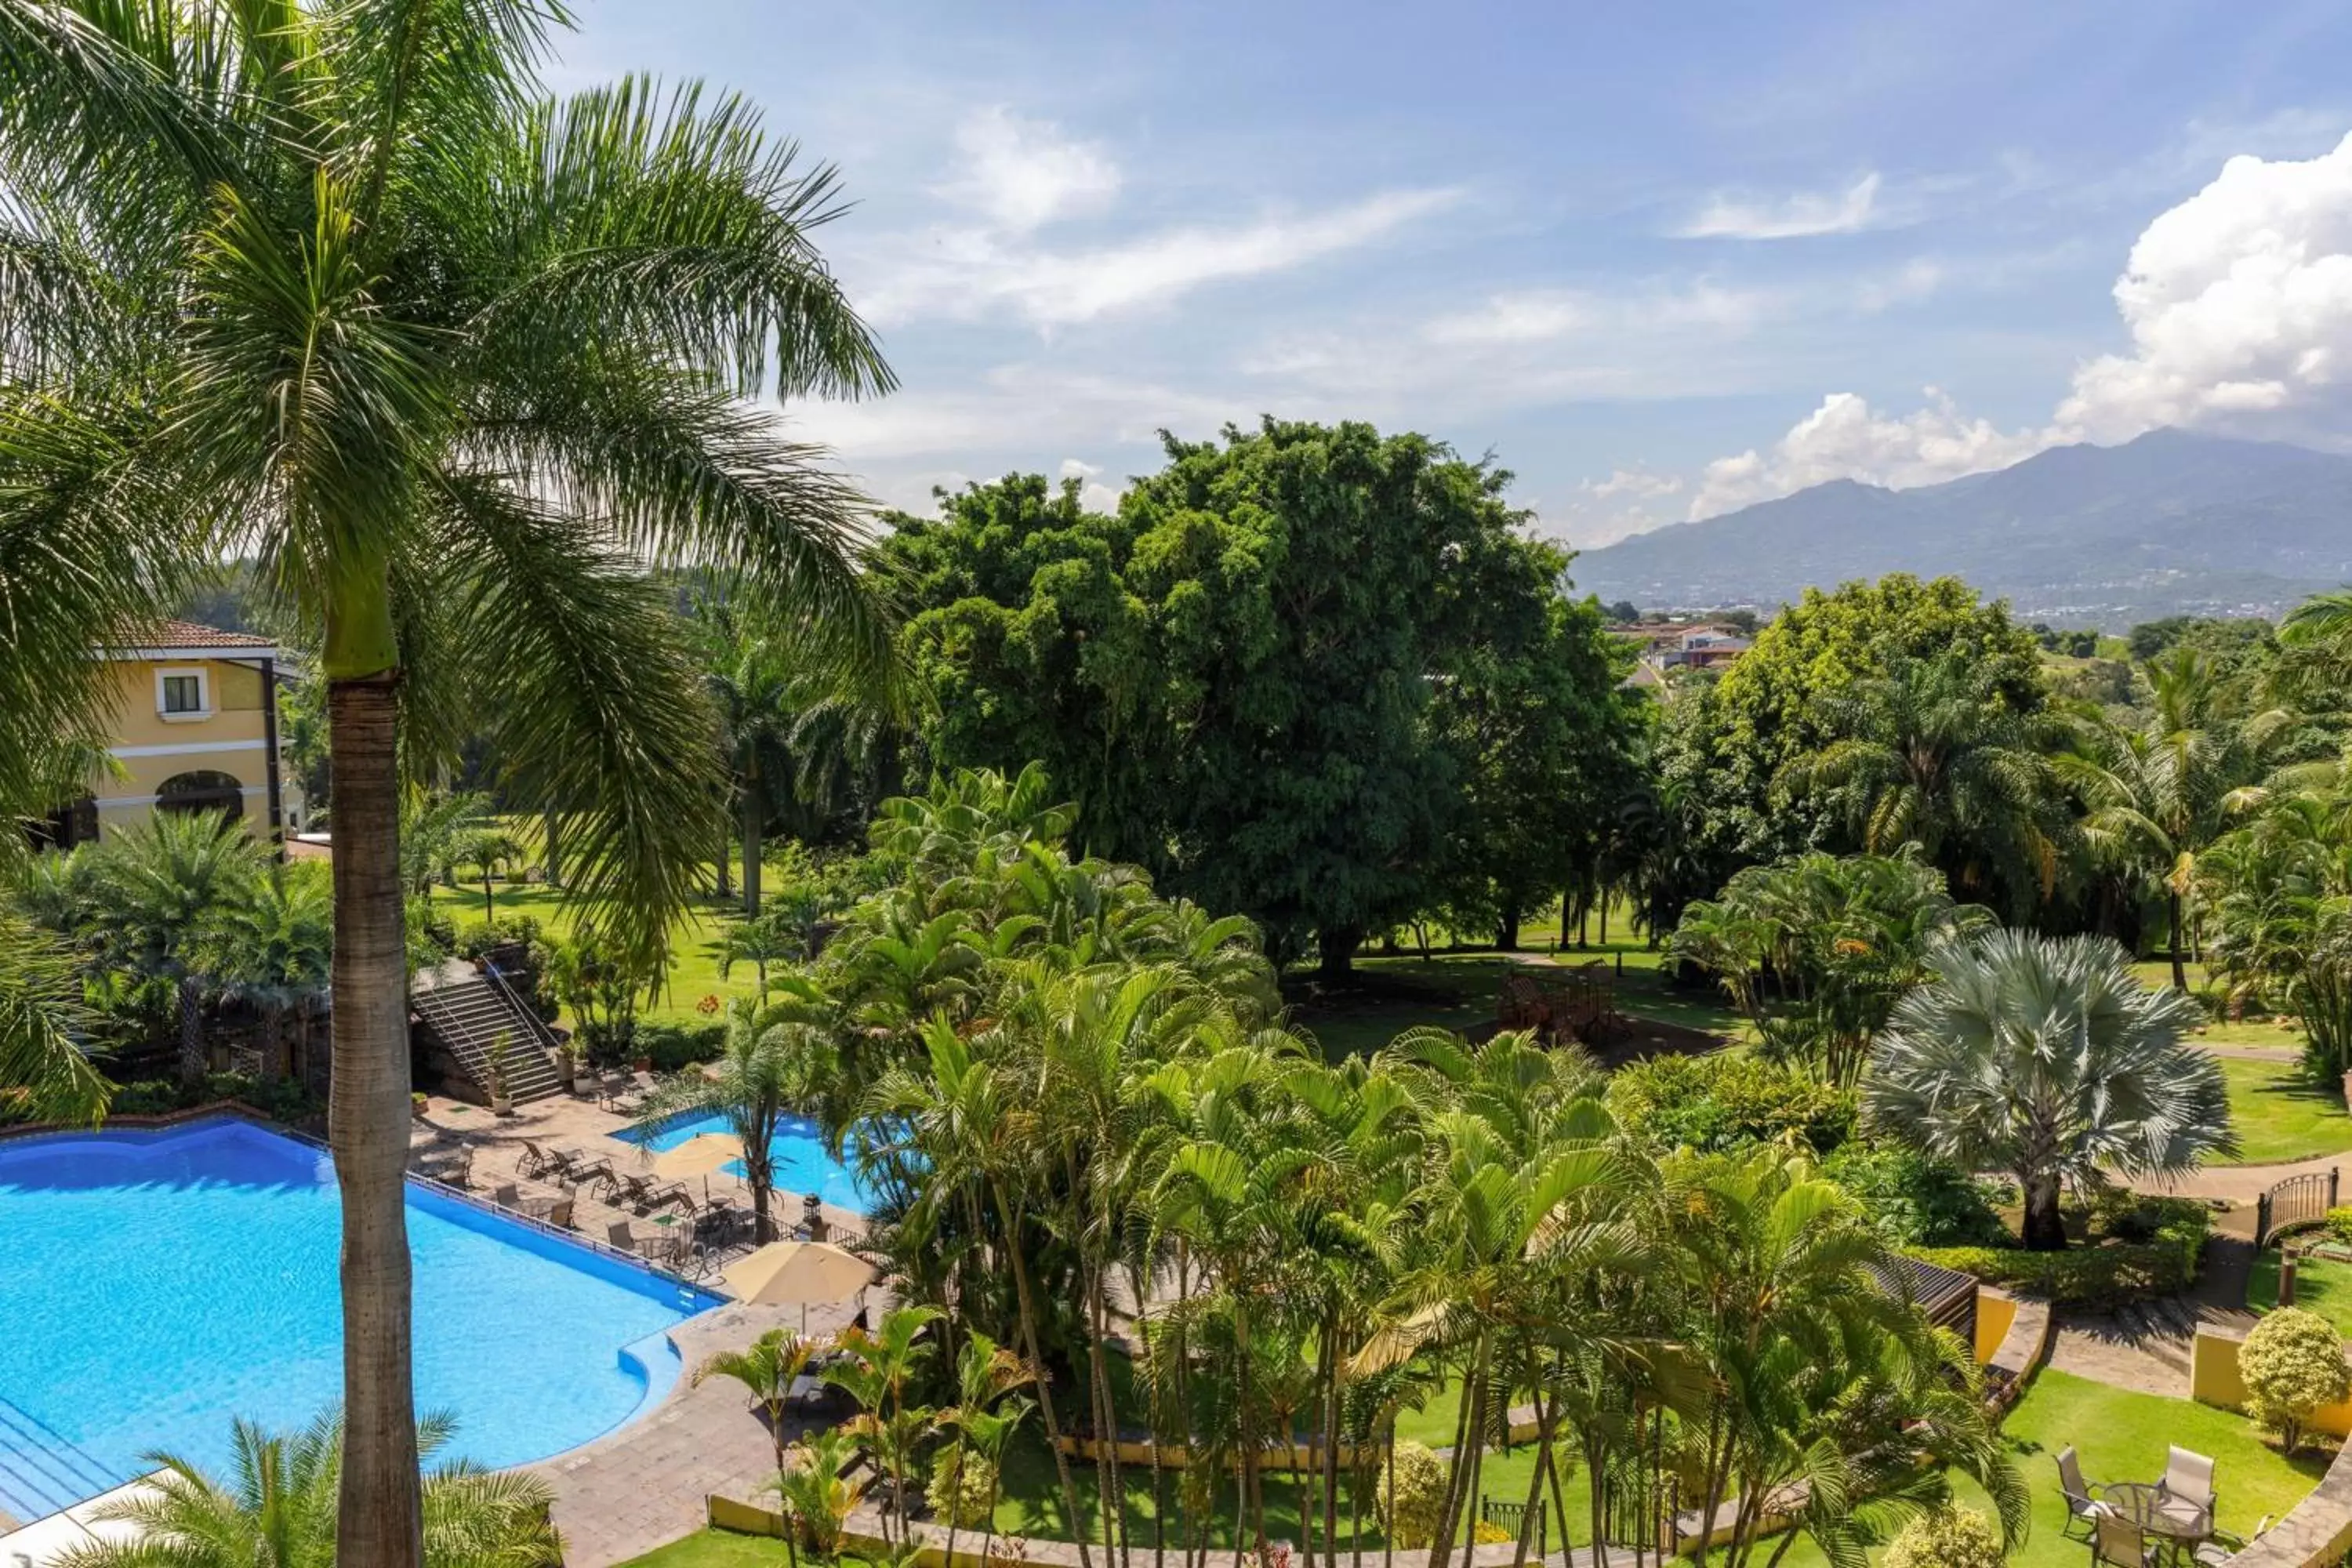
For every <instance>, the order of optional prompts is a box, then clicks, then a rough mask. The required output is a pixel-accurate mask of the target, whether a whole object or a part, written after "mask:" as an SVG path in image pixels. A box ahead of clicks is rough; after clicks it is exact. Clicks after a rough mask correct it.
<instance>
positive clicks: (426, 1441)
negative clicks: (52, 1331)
mask: <svg viewBox="0 0 2352 1568" xmlns="http://www.w3.org/2000/svg"><path fill="white" fill-rule="evenodd" d="M454 1430H455V1428H454V1426H452V1424H451V1423H450V1422H449V1421H448V1420H447V1419H446V1417H441V1416H427V1417H426V1418H425V1421H424V1422H423V1423H421V1424H420V1425H419V1426H418V1427H417V1430H416V1449H417V1453H418V1455H419V1456H420V1457H421V1458H425V1459H428V1460H429V1459H430V1458H432V1457H433V1455H434V1454H435V1452H436V1450H438V1449H439V1448H440V1447H442V1446H443V1445H444V1444H446V1442H447V1441H448V1439H449V1437H450V1435H451V1434H452V1432H453V1431H454ZM342 1457H343V1424H342V1420H341V1417H340V1416H338V1415H333V1414H329V1415H322V1416H320V1418H319V1419H318V1420H316V1421H314V1422H312V1423H311V1424H310V1426H307V1427H305V1428H303V1429H302V1430H301V1431H299V1432H295V1433H290V1434H289V1433H274V1432H267V1431H264V1430H263V1429H262V1428H260V1427H258V1426H254V1425H253V1424H252V1423H250V1422H247V1421H239V1422H238V1423H237V1424H236V1460H235V1470H234V1473H233V1474H232V1475H230V1476H228V1477H226V1479H224V1478H218V1477H215V1476H212V1475H209V1474H207V1473H205V1471H204V1470H203V1469H202V1468H198V1467H197V1466H195V1465H194V1464H191V1463H190V1462H189V1461H187V1460H186V1459H183V1458H177V1457H175V1456H173V1455H171V1454H152V1455H150V1456H148V1458H149V1459H150V1460H151V1461H152V1463H153V1464H155V1465H157V1466H158V1467H160V1468H159V1470H158V1472H157V1473H156V1474H155V1475H154V1476H152V1477H151V1478H149V1480H148V1483H147V1486H146V1487H145V1488H144V1489H142V1490H140V1491H138V1492H136V1493H133V1494H132V1495H131V1496H128V1497H125V1498H122V1499H121V1500H117V1501H114V1502H110V1503H106V1504H103V1505H101V1506H100V1509H99V1510H98V1512H97V1515H96V1520H97V1521H99V1522H103V1523H110V1524H126V1525H130V1526H131V1527H132V1529H131V1531H130V1532H128V1533H127V1534H125V1535H123V1536H122V1537H121V1538H120V1539H113V1540H103V1539H102V1540H97V1541H93V1542H90V1543H89V1544H87V1545H82V1546H77V1547H73V1548H70V1549H68V1551H67V1552H64V1553H63V1554H61V1555H60V1556H59V1557H58V1558H57V1559H56V1562H57V1563H58V1568H152V1565H153V1564H156V1563H173V1564H174V1565H175V1568H256V1565H257V1564H260V1563H268V1564H269V1565H270V1568H333V1565H334V1564H335V1563H337V1562H338V1561H346V1560H345V1559H340V1558H339V1557H338V1555H337V1552H336V1550H335V1503H336V1491H337V1488H338V1485H339V1483H340V1480H341V1472H342ZM552 1500H553V1494H552V1493H551V1492H550V1491H549V1489H548V1487H547V1483H546V1482H545V1481H542V1480H541V1479H539V1478H537V1477H536V1476H531V1475H528V1474H526V1473H524V1472H522V1471H520V1470H484V1469H481V1468H478V1467H476V1466H473V1465H469V1464H467V1463H464V1462H463V1461H456V1462H452V1463H448V1464H444V1465H438V1466H435V1467H433V1468H430V1469H428V1470H426V1471H425V1476H424V1482H423V1486H422V1489H421V1492H420V1496H419V1517H420V1520H421V1522H422V1543H423V1550H424V1562H425V1568H542V1565H543V1564H545V1563H553V1562H557V1561H560V1560H561V1557H562V1548H561V1546H560V1544H559V1543H558V1542H557V1540H556V1535H555V1528H554V1526H553V1525H552V1524H551V1523H550V1522H549V1521H548V1508H549V1506H550V1504H551V1502H552Z"/></svg>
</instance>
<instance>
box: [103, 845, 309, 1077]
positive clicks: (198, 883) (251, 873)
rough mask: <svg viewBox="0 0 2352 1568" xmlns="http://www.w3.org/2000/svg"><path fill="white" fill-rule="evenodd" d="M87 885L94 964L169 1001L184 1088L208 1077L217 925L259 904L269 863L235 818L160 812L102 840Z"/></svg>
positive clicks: (217, 953) (219, 956) (224, 955)
mask: <svg viewBox="0 0 2352 1568" xmlns="http://www.w3.org/2000/svg"><path fill="white" fill-rule="evenodd" d="M94 854H95V868H94V871H93V876H92V880H91V891H92V900H91V901H92V916H93V918H92V920H91V922H90V927H91V932H92V938H93V941H94V942H95V945H96V947H97V950H98V954H99V957H100V960H101V961H102V962H104V963H109V964H111V965H113V966H114V967H116V968H118V969H121V971H123V972H125V973H130V974H134V975H137V976H138V977H139V978H140V979H141V980H142V981H144V982H146V983H148V984H152V985H154V986H157V987H159V988H161V989H163V990H166V991H168V992H169V993H170V994H171V997H172V1001H173V1009H174V1013H175V1016H177V1019H178V1022H179V1040H180V1054H179V1067H180V1079H181V1081H182V1082H184V1083H194V1082H195V1081H196V1080H197V1079H200V1078H202V1077H203V1076H204V1072H205V1041H204V1010H203V1009H204V1000H205V993H206V991H207V990H209V989H212V988H213V986H214V984H215V980H216V977H217V976H216V972H215V969H214V963H215V961H216V960H218V959H221V958H224V957H226V954H225V953H223V952H221V951H220V950H219V949H218V947H217V946H216V933H217V931H218V929H219V927H220V925H221V923H222V922H224V921H227V920H229V919H231V918H233V916H234V914H235V912H236V911H237V910H240V909H241V908H242V907H243V906H244V905H245V904H247V902H248V901H249V900H251V899H252V898H253V897H254V895H255V892H256V889H257V887H258V885H259V884H260V883H261V881H262V879H263V868H264V866H265V865H266V863H267V858H266V857H265V856H264V855H263V853H262V850H261V848H260V847H259V846H258V845H257V844H255V843H254V841H253V840H252V839H251V838H249V837H247V836H246V835H245V834H244V833H243V832H242V831H241V830H239V828H238V827H237V826H236V823H235V822H234V820H233V819H230V818H226V817H224V816H220V815H219V814H217V813H215V812H210V811H189V812H173V811H157V812H155V813H153V814H152V815H151V816H149V817H148V818H147V820H146V821H144V822H142V823H140V824H138V825H137V826H133V827H130V828H127V829H124V830H122V831H120V832H117V833H114V834H112V835H110V837H107V838H105V839H103V840H101V841H100V844H99V846H98V847H97V849H96V851H95V852H94Z"/></svg>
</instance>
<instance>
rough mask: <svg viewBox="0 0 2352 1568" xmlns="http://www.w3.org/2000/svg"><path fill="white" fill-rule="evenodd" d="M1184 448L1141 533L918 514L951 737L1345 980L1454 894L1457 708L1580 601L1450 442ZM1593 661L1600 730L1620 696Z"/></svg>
mask: <svg viewBox="0 0 2352 1568" xmlns="http://www.w3.org/2000/svg"><path fill="white" fill-rule="evenodd" d="M1167 453H1168V462H1167V466H1166V467H1165V468H1162V469H1161V470H1160V472H1159V473H1156V474H1153V475H1150V476H1148V477H1145V478H1143V479H1139V480H1138V481H1137V482H1136V483H1135V485H1134V486H1133V487H1132V488H1131V489H1129V491H1128V493H1127V494H1126V495H1125V496H1124V497H1123V498H1122V499H1121V501H1120V504H1119V509H1118V515H1117V516H1115V517H1106V516H1100V515H1097V514H1094V513H1090V512H1087V510H1085V509H1084V507H1083V506H1082V505H1081V504H1080V502H1079V500H1078V495H1077V491H1076V488H1075V487H1066V488H1065V489H1063V490H1062V491H1061V493H1060V494H1059V495H1055V494H1054V493H1053V492H1052V491H1050V489H1048V487H1047V485H1046V483H1045V480H1044V479H1039V478H1035V477H1031V478H1025V479H1024V478H1014V479H1006V480H1005V481H1003V483H1001V484H997V485H992V486H986V487H975V488H973V489H969V490H967V491H966V492H964V493H963V494H961V495H960V496H955V497H950V498H948V499H947V500H946V502H945V508H944V511H943V514H942V516H941V517H940V519H938V520H937V521H920V520H917V519H913V518H902V519H898V520H897V524H898V526H897V530H896V532H895V534H894V536H893V539H892V542H891V543H890V545H889V551H890V553H891V556H892V558H893V559H894V561H895V562H896V563H898V564H899V565H901V566H902V567H903V568H904V569H905V571H906V573H907V574H908V578H909V580H910V582H911V584H913V603H914V604H915V605H917V606H919V611H920V613H919V614H918V615H917V616H915V617H914V618H913V620H912V622H911V624H910V626H909V627H908V641H909V643H910V645H911V647H913V649H914V650H915V652H914V658H916V660H917V661H918V662H919V664H920V665H921V666H922V667H923V668H925V669H926V670H927V671H929V674H930V676H931V679H932V684H933V686H934V688H935V689H936V690H937V691H938V693H939V696H940V710H939V716H938V717H937V719H936V720H935V721H932V722H931V723H930V724H929V727H928V729H927V732H926V735H927V740H928V742H929V745H930V748H931V750H932V752H934V754H935V755H936V756H937V757H938V758H939V759H940V761H943V762H946V763H950V764H954V765H959V766H989V767H996V768H1003V769H1005V770H1007V771H1010V770H1011V769H1013V768H1015V767H1018V766H1020V765H1021V764H1022V763H1025V762H1027V761H1029V760H1031V759H1037V760H1041V761H1043V762H1044V763H1045V765H1046V767H1047V769H1048V771H1049V772H1051V773H1052V774H1053V776H1054V778H1055V782H1056V783H1057V784H1060V785H1061V786H1062V787H1063V788H1065V789H1066V790H1068V791H1070V792H1071V794H1072V795H1074V796H1075V797H1076V800H1077V802H1078V804H1079V805H1080V806H1081V807H1082V810H1083V816H1082V818H1081V821H1082V824H1083V828H1082V831H1083V832H1084V834H1085V836H1086V840H1087V846H1088V847H1089V848H1092V849H1094V850H1096V851H1097V852H1099V853H1105V854H1109V855H1115V856H1118V857H1119V858H1124V859H1129V860H1133V861H1136V862H1138V863H1139V864H1141V865H1143V866H1145V867H1146V868H1149V869H1150V870H1151V871H1153V872H1154V873H1155V874H1156V875H1158V876H1160V877H1161V878H1162V879H1164V880H1166V881H1167V882H1168V883H1169V885H1170V886H1171V887H1172V888H1174V889H1179V890H1181V891H1182V892H1184V893H1186V894H1188V895H1189V896H1191V897H1193V898H1196V899H1198V900H1200V901H1202V903H1204V904H1207V905H1209V906H1210V907H1212V908H1216V909H1223V910H1239V911H1242V912H1244V913H1247V914H1249V915H1250V916H1252V917H1253V918H1254V919H1255V920H1256V921H1258V922H1259V923H1260V924H1261V925H1262V926H1263V927H1265V931H1266V934H1267V941H1268V945H1269V947H1270V948H1271V949H1272V950H1273V951H1275V952H1277V953H1278V954H1281V955H1284V956H1288V955H1290V954H1293V953H1296V952H1299V951H1301V950H1302V949H1303V948H1304V947H1305V945H1306V944H1307V942H1308V941H1309V939H1310V938H1311V939H1312V940H1313V941H1314V942H1315V943H1316V944H1317V946H1318V949H1319V951H1320V953H1321V956H1322V960H1323V962H1324V963H1325V964H1326V965H1327V966H1328V968H1329V969H1331V970H1332V971H1334V972H1342V971H1344V970H1345V969H1346V967H1347V964H1348V961H1349V957H1350V955H1351V954H1352V952H1353V951H1354V949H1355V947H1356V945H1357V943H1358V942H1360V940H1361V939H1362V937H1363V935H1364V934H1365V933H1366V932H1367V931H1373V930H1377V929H1379V928H1381V927H1383V926H1385V925H1387V924H1390V923H1391V922H1393V921H1396V920H1398V919H1400V918H1402V916H1404V915H1405V914H1407V913H1408V912H1410V911H1411V910H1412V909H1414V908H1415V907H1416V906H1418V905H1419V904H1421V903H1423V902H1424V901H1425V900H1427V899H1428V898H1429V897H1430V896H1431V895H1432V894H1433V891H1434V890H1435V879H1434V877H1433V872H1434V870H1435V868H1436V867H1437V865H1438V862H1439V859H1440V857H1441V856H1442V854H1443V853H1444V847H1445V840H1446V835H1447V832H1448V830H1449V827H1450V826H1451V816H1452V813H1453V810H1454V803H1455V801H1456V800H1457V799H1458V798H1459V795H1460V778H1461V773H1462V767H1463V763H1462V761H1461V759H1460V757H1459V756H1458V755H1457V754H1456V753H1455V752H1454V751H1452V750H1451V749H1449V748H1448V747H1447V746H1446V745H1445V744H1444V743H1442V742H1441V739H1440V737H1439V733H1438V731H1437V729H1436V728H1435V727H1434V726H1433V724H1432V723H1431V721H1430V709H1431V705H1432V702H1433V690H1434V689H1436V687H1437V685H1438V684H1439V683H1440V682H1442V681H1443V680H1444V679H1448V678H1449V677H1450V676H1451V675H1452V674H1453V672H1454V671H1455V670H1456V669H1457V668H1459V667H1460V664H1461V661H1462V660H1463V658H1465V653H1466V651H1467V650H1469V649H1471V648H1473V647H1478V646H1480V644H1481V640H1482V638H1484V637H1486V633H1487V632H1488V630H1489V629H1490V628H1491V627H1492V626H1493V625H1494V624H1495V616H1496V615H1497V614H1500V613H1505V612H1507V613H1512V614H1517V613H1519V612H1521V611H1525V610H1528V609H1529V607H1530V606H1532V614H1534V615H1535V616H1537V617H1538V620H1540V618H1541V617H1542V616H1545V615H1547V614H1548V613H1549V612H1548V611H1546V610H1545V609H1544V608H1543V606H1544V605H1546V604H1547V603H1548V602H1549V600H1550V599H1551V598H1552V597H1553V596H1555V595H1556V594H1557V592H1558V590H1557V588H1556V586H1555V585H1554V584H1553V583H1552V581H1551V580H1550V574H1549V572H1548V571H1544V570H1535V571H1530V570H1529V569H1528V568H1529V563H1530V562H1532V561H1535V560H1537V559H1538V557H1537V556H1536V555H1532V554H1530V552H1529V550H1528V545H1527V544H1526V542H1525V541H1524V540H1522V539H1521V538H1520V537H1518V536H1517V534H1516V533H1515V531H1514V529H1515V527H1516V525H1517V524H1518V523H1520V522H1521V521H1524V514H1522V513H1520V512H1518V511H1517V510H1513V509H1512V508H1511V507H1510V506H1509V505H1508V504H1507V500H1506V499H1505V495H1504V490H1505V486H1506V484H1507V480H1508V476H1507V474H1505V473H1504V472H1502V471H1501V470H1499V469H1497V468H1494V467H1492V466H1490V465H1488V464H1485V463H1469V462H1465V461H1462V460H1460V459H1458V458H1455V457H1454V455H1453V454H1452V453H1451V452H1450V451H1449V450H1447V449H1446V448H1445V447H1443V446H1441V445H1439V444H1437V443H1435V442H1433V441H1431V440H1429V439H1427V438H1426V437H1420V436H1414V435H1400V436H1391V437H1381V435H1380V434H1379V433H1378V432H1376V431H1374V430H1373V429H1372V428H1371V427H1370V426H1364V425H1354V424H1349V425H1340V426H1316V425H1307V424H1293V423H1284V422H1279V421H1275V420H1268V421H1266V422H1265V425H1264V426H1262V427H1260V428H1259V429H1256V430H1254V431H1249V432H1244V431H1242V430H1239V429H1232V428H1229V429H1227V430H1226V431H1225V432H1224V434H1223V438H1222V439H1220V440H1217V441H1207V442H1198V443H1194V442H1184V441H1179V440H1176V439H1174V438H1172V437H1171V438H1170V439H1169V440H1168V442H1167ZM1564 635H1566V634H1564ZM1572 635H1573V636H1575V637H1583V636H1584V635H1585V629H1584V628H1583V627H1582V626H1581V625H1579V626H1577V627H1575V628H1573V632H1572ZM1534 638H1535V631H1534V628H1533V627H1532V626H1531V627H1530V629H1529V633H1528V638H1527V639H1525V640H1528V641H1530V642H1532V641H1533V640H1534ZM1579 657H1580V663H1579V664H1578V665H1577V666H1576V667H1575V668H1577V669H1578V670H1579V671H1580V673H1582V674H1583V675H1584V676H1585V677H1586V678H1587V679H1595V680H1601V688H1600V689H1599V690H1598V691H1595V690H1592V689H1590V688H1587V689H1583V690H1582V691H1581V692H1580V697H1581V700H1582V704H1583V708H1584V710H1586V711H1591V710H1595V709H1599V708H1601V707H1603V706H1605V692H1606V689H1607V686H1608V685H1611V684H1613V679H1604V672H1605V671H1607V670H1608V669H1609V668H1611V667H1610V666H1609V663H1608V660H1607V658H1605V657H1603V656H1601V654H1599V653H1597V652H1592V653H1580V656H1579ZM1486 689H1488V690H1489V691H1490V692H1491V693H1492V695H1493V696H1494V698H1495V700H1496V704H1497V705H1498V706H1499V705H1503V704H1507V703H1508V702H1510V701H1512V700H1516V697H1515V694H1513V693H1510V692H1509V691H1507V690H1506V689H1503V688H1501V687H1500V686H1498V685H1496V684H1494V683H1488V685H1487V687H1486ZM1466 723H1468V721H1467V720H1465V724H1466ZM1537 853H1538V858H1540V851H1539V850H1538V852H1537Z"/></svg>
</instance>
